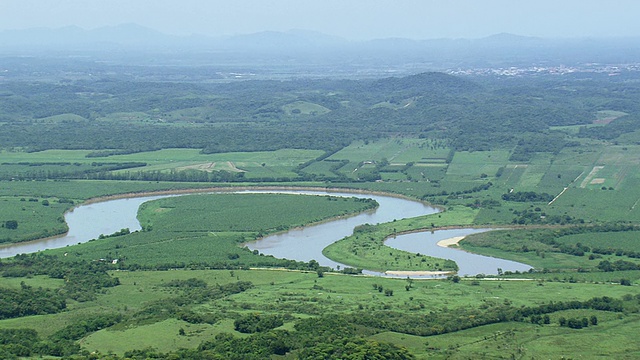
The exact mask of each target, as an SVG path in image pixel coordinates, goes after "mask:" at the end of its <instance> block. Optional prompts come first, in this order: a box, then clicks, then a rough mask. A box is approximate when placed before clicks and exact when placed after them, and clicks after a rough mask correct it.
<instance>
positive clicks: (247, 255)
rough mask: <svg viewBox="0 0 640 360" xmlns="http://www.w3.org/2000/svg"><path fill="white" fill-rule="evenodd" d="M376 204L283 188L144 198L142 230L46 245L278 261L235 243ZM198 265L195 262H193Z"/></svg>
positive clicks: (93, 251)
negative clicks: (291, 192)
mask: <svg viewBox="0 0 640 360" xmlns="http://www.w3.org/2000/svg"><path fill="white" fill-rule="evenodd" d="M373 206H375V204H374V203H371V202H368V201H363V200H360V199H355V198H336V197H328V196H302V195H286V194H209V195H202V194H200V195H188V196H179V197H172V198H165V199H160V200H155V201H151V202H147V203H145V204H143V206H142V207H141V209H140V211H139V215H138V217H139V219H140V223H141V225H142V226H143V228H144V229H146V231H143V232H135V233H132V234H128V235H123V236H117V237H113V238H106V239H100V240H95V241H90V242H88V243H84V244H80V245H77V246H74V247H73V248H63V249H56V250H48V251H46V253H52V254H63V253H67V255H68V256H66V259H68V260H70V261H71V260H75V259H85V260H97V259H109V260H111V259H120V261H121V262H122V263H124V264H138V265H143V266H152V265H153V264H168V265H167V266H170V267H184V266H186V265H189V264H205V265H202V266H213V265H214V264H215V265H216V266H231V267H242V266H245V267H246V266H283V264H286V262H282V261H280V260H277V259H274V258H273V257H270V256H259V255H258V254H255V253H253V252H250V251H249V250H247V249H245V248H241V247H240V245H241V244H242V243H243V242H246V241H251V240H255V239H256V238H257V237H260V236H263V235H266V234H269V233H274V232H277V231H284V230H287V229H290V228H293V227H299V226H303V225H306V224H309V223H314V222H320V221H323V220H326V219H328V218H334V217H339V216H344V215H347V214H352V213H357V212H360V211H363V210H365V209H369V208H371V207H373ZM198 266H200V265H198Z"/></svg>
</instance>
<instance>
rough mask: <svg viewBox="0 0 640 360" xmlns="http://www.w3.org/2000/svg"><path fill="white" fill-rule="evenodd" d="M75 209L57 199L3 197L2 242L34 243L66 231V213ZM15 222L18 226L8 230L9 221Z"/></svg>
mask: <svg viewBox="0 0 640 360" xmlns="http://www.w3.org/2000/svg"><path fill="white" fill-rule="evenodd" d="M71 206H72V204H70V203H66V202H63V203H61V202H60V201H59V199H57V198H36V197H28V198H26V197H6V196H3V197H0V223H1V227H0V242H1V243H10V242H19V241H26V240H33V239H39V238H43V237H48V236H52V235H57V234H61V233H64V232H66V231H67V226H66V224H65V223H64V219H63V217H62V214H63V213H64V212H65V211H66V210H68V209H69V208H70V207H71ZM13 220H15V221H17V223H18V227H17V228H16V229H11V228H7V227H6V226H5V225H6V222H7V221H13Z"/></svg>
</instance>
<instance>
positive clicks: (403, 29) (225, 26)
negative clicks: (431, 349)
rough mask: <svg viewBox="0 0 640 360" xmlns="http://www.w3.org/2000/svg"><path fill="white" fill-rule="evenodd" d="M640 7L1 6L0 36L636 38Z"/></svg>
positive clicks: (512, 3)
mask: <svg viewBox="0 0 640 360" xmlns="http://www.w3.org/2000/svg"><path fill="white" fill-rule="evenodd" d="M639 18H640V0H0V30H7V29H24V28H31V27H51V28H58V27H64V26H68V25H76V26H80V27H82V28H85V29H93V28H97V27H102V26H109V25H118V24H122V23H137V24H140V25H143V26H146V27H150V28H153V29H156V30H159V31H162V32H165V33H168V34H176V35H187V34H204V35H212V36H219V35H235V34H245V33H253V32H258V31H264V30H275V31H285V30H290V29H308V30H315V31H320V32H323V33H326V34H330V35H337V36H341V37H344V38H347V39H354V40H362V39H371V38H388V37H405V38H412V39H433V38H478V37H484V36H488V35H492V34H497V33H502V32H509V33H513V34H518V35H527V36H541V37H608V36H640V19H639Z"/></svg>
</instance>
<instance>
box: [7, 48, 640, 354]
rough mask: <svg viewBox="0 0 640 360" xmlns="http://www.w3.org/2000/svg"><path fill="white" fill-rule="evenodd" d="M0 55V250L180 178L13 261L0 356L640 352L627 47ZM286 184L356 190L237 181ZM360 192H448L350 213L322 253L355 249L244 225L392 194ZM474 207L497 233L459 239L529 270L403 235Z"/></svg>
mask: <svg viewBox="0 0 640 360" xmlns="http://www.w3.org/2000/svg"><path fill="white" fill-rule="evenodd" d="M4 59H5V62H4V64H3V66H4V67H5V68H6V70H7V71H6V72H5V75H4V76H2V77H0V202H1V203H2V206H0V225H1V226H0V243H1V246H0V254H1V252H2V251H4V250H5V249H10V248H11V246H15V245H16V244H18V245H20V244H24V243H25V242H26V241H33V240H38V239H47V238H51V237H55V236H58V235H61V234H65V233H66V232H67V231H69V226H68V224H67V221H66V216H67V215H68V214H69V213H68V212H69V211H70V210H72V209H74V207H76V206H78V205H86V204H92V203H93V202H96V201H104V200H109V199H114V198H119V197H134V198H135V197H137V196H142V195H149V194H163V195H181V196H171V197H166V198H163V199H156V200H153V201H149V202H145V203H144V204H142V205H141V206H140V207H139V209H138V212H137V220H138V222H139V223H140V229H129V228H124V227H123V228H122V229H121V230H116V231H115V232H113V233H104V234H100V235H99V236H96V237H95V239H90V240H89V239H86V240H89V241H87V242H83V243H81V244H75V243H74V245H68V246H65V247H63V248H59V249H47V250H42V251H38V252H35V253H26V254H18V255H15V256H14V255H12V256H7V257H4V258H2V259H0V275H1V276H0V290H1V291H0V357H2V358H7V359H17V358H41V357H47V358H62V359H414V358H415V359H427V358H429V359H431V358H435V359H464V358H492V359H495V358H504V359H524V358H527V359H529V358H533V359H542V358H562V357H564V358H602V357H607V358H629V359H631V358H637V357H638V356H640V347H638V344H637V341H635V339H634V338H633V336H634V334H636V333H637V331H638V330H640V328H639V324H640V321H639V320H640V291H639V290H638V289H639V288H638V286H639V285H638V284H639V283H640V260H639V259H640V246H639V244H638V234H639V233H640V229H639V226H640V208H639V207H638V203H639V202H640V186H639V185H640V118H639V116H640V103H639V102H638V98H639V95H640V82H639V81H638V80H639V79H640V73H639V72H637V71H635V70H634V69H633V68H625V69H622V70H620V69H619V70H618V71H617V72H616V73H615V74H611V73H604V72H593V71H576V72H570V73H562V74H555V73H552V72H545V73H529V74H524V75H518V76H505V75H500V74H486V73H481V74H477V73H476V74H467V75H464V74H462V75H461V74H456V75H453V74H451V73H445V72H421V73H416V74H412V75H407V76H397V77H395V76H386V77H383V76H377V77H357V76H353V77H348V76H345V77H344V78H340V77H337V76H332V77H326V78H320V77H312V78H311V77H304V76H303V75H300V74H296V76H291V77H290V78H278V79H271V80H269V79H255V80H229V79H222V78H221V77H220V76H218V75H217V72H216V69H214V68H207V67H206V66H202V67H201V66H193V67H191V66H166V67H163V66H158V67H155V68H151V67H145V66H139V67H136V66H131V67H127V66H119V65H113V64H109V63H107V62H94V63H91V62H87V60H83V59H71V58H70V59H65V61H61V60H60V59H47V58H46V57H45V58H39V57H25V58H19V57H7V58H4ZM73 64H76V65H77V66H75V68H74V67H73V66H71V65H73ZM29 69H31V70H29ZM92 74H97V75H92ZM149 74H152V75H153V76H150V75H149ZM208 74H210V76H209V75H208ZM291 189H294V190H300V189H307V190H314V191H320V190H322V191H341V192H342V191H345V192H351V193H353V194H359V195H361V196H360V197H353V198H350V197H340V196H331V195H329V196H301V195H291V194H265V193H247V194H234V193H226V192H229V191H231V190H245V191H246V190H274V191H276V190H280V191H283V190H291ZM225 191H226V192H225ZM218 192H220V193H218ZM186 193H189V195H188V196H187V195H185V194H186ZM363 194H365V195H366V194H369V195H370V196H373V194H384V195H391V196H395V197H400V198H403V199H411V200H414V201H419V202H422V203H425V204H428V205H430V206H433V207H434V209H435V210H434V212H433V213H432V214H428V215H421V216H417V217H408V218H403V217H401V216H398V217H397V218H396V219H394V220H393V221H391V222H385V223H372V224H369V223H366V224H361V225H359V226H357V227H356V228H354V229H353V232H352V234H349V235H347V236H345V237H344V238H342V239H336V240H337V241H336V242H334V243H332V244H331V245H329V246H328V247H326V248H324V249H323V250H322V254H323V255H324V256H326V257H327V258H329V259H331V260H332V261H336V262H339V263H340V264H344V265H343V266H342V267H336V268H332V267H331V266H324V265H322V264H320V263H319V262H318V261H316V260H299V259H293V258H291V259H289V258H278V257H275V256H273V255H269V254H268V252H267V251H265V250H250V249H249V248H248V247H247V245H246V244H247V243H249V242H251V241H255V240H256V239H261V238H264V237H266V236H269V235H274V234H275V235H277V234H282V233H285V232H287V231H289V230H292V229H294V230H295V229H300V228H303V227H307V226H309V225H310V224H319V223H326V222H331V221H336V219H343V218H349V217H352V216H354V215H355V214H361V213H367V212H371V211H374V210H375V209H377V208H378V205H379V204H378V203H377V202H376V201H375V200H372V199H367V198H366V196H364V198H363V196H362V195H363ZM470 228H473V229H487V230H490V231H485V232H478V233H474V234H472V235H468V236H466V237H464V239H462V240H460V241H459V242H458V243H457V244H454V245H452V247H453V248H457V249H462V250H465V251H468V252H472V253H477V254H482V255H487V256H492V257H497V258H501V259H507V260H512V261H517V262H519V263H523V264H527V265H529V266H530V267H531V270H529V271H512V270H510V269H501V268H498V269H496V271H495V272H493V273H487V274H473V275H468V276H463V275H462V274H458V273H457V272H456V271H457V270H458V269H459V267H458V264H456V263H455V261H453V260H450V259H446V258H440V257H437V256H432V255H430V254H429V253H423V252H416V251H407V250H402V249H396V248H393V247H391V246H388V245H387V244H386V241H387V240H389V239H392V238H395V237H397V236H401V235H404V234H411V233H422V232H424V233H434V232H435V233H437V232H438V231H440V230H444V229H470ZM118 229H120V228H118ZM263 252H264V253H263ZM367 271H377V272H380V273H382V274H389V273H387V272H392V271H412V272H418V273H423V272H424V273H432V272H436V273H437V274H439V275H438V276H436V277H435V278H425V277H420V276H418V277H414V276H410V275H411V274H412V272H408V273H406V274H408V275H407V276H396V277H391V276H378V275H376V276H371V275H367ZM402 274H405V273H402ZM595 342H598V344H599V347H598V349H595V348H594V347H593V344H594V343H595Z"/></svg>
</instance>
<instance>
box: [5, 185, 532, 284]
mask: <svg viewBox="0 0 640 360" xmlns="http://www.w3.org/2000/svg"><path fill="white" fill-rule="evenodd" d="M256 192H260V193H289V194H306V195H333V196H346V197H353V196H355V197H366V198H372V199H374V200H376V201H377V202H378V203H379V205H380V206H379V207H378V208H377V209H376V210H372V211H367V212H364V213H361V214H358V215H355V216H352V217H347V218H340V219H335V220H331V221H329V222H326V223H321V224H316V225H311V226H307V227H304V228H301V229H293V230H290V231H288V232H285V233H281V234H275V235H271V236H267V237H265V238H263V239H260V240H258V241H254V242H250V243H248V244H246V245H247V246H248V247H249V248H250V249H251V250H258V251H260V252H261V253H264V254H267V255H273V256H275V257H279V258H287V259H294V260H299V261H309V260H312V259H313V260H316V261H318V263H320V265H323V266H330V267H333V268H336V267H337V266H344V265H342V264H339V263H336V262H334V261H332V260H330V259H328V258H326V257H325V256H324V255H322V249H324V248H325V247H327V246H328V245H330V244H331V243H333V242H335V241H337V240H340V239H342V238H343V237H345V236H348V235H351V234H352V232H353V229H354V228H355V227H356V226H358V225H361V224H365V223H368V224H378V223H384V222H389V221H393V220H394V219H397V220H400V219H404V218H411V217H416V216H421V215H427V214H433V213H436V212H437V211H438V210H437V209H436V208H433V207H430V206H427V205H425V204H423V203H420V202H417V201H413V200H407V199H403V198H397V197H391V196H382V195H372V194H361V193H348V192H325V191H297V190H295V191H294V190H292V191H285V190H282V191H281V190H273V191H270V190H264V191H237V192H236V193H256ZM167 196H176V195H157V196H144V197H134V198H125V199H115V200H108V201H103V202H97V203H91V204H86V205H81V206H78V207H76V208H74V209H73V210H71V211H69V212H67V213H66V214H65V220H66V222H67V224H68V226H69V232H68V233H67V234H66V235H63V236H60V237H55V238H49V239H41V240H35V241H30V242H26V243H20V244H14V245H10V246H5V247H1V248H0V258H6V257H11V256H15V255H17V254H22V253H33V252H38V251H42V250H46V249H55V248H61V247H65V246H70V245H75V244H79V243H83V242H87V241H89V240H91V239H96V238H98V237H99V236H100V235H101V234H112V233H114V232H116V231H119V230H120V229H123V228H129V229H130V230H131V231H135V230H139V229H140V223H139V222H138V220H137V218H136V215H137V212H138V208H139V207H140V205H141V204H142V203H144V202H147V201H151V200H155V199H160V198H163V197H167ZM447 231H449V230H442V231H436V232H435V233H431V232H422V233H414V234H406V235H400V236H398V237H396V238H394V239H389V240H388V241H387V245H389V246H392V247H396V248H399V249H402V250H407V251H410V252H419V253H422V254H427V255H431V256H436V257H441V258H448V259H452V260H454V261H456V262H457V263H458V266H459V267H460V271H459V273H460V274H462V275H475V274H477V273H484V274H495V273H496V272H497V269H498V268H502V269H503V270H504V271H507V270H511V271H514V270H520V271H526V270H527V269H529V268H530V267H529V266H528V265H524V264H519V263H515V262H509V261H507V260H502V259H495V258H490V257H485V256H481V255H475V254H471V253H467V252H464V251H460V250H455V249H445V248H441V247H437V246H435V243H437V241H438V240H439V239H442V238H447V237H453V236H464V235H467V234H469V233H473V232H476V231H477V230H474V229H457V230H456V232H455V234H450V233H447ZM426 244H432V245H433V246H431V245H429V246H430V247H424V246H427V245H426ZM416 246H417V247H416ZM443 250H444V251H447V252H445V253H443V252H441V251H443ZM468 265H473V266H472V267H469V266H468ZM368 273H371V274H376V275H383V274H378V273H372V272H368Z"/></svg>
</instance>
